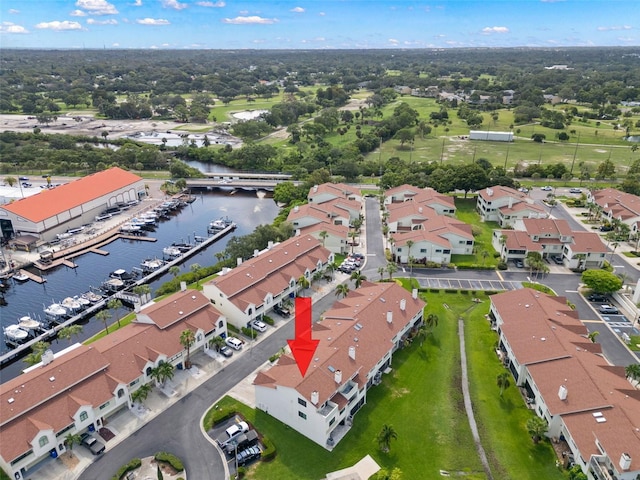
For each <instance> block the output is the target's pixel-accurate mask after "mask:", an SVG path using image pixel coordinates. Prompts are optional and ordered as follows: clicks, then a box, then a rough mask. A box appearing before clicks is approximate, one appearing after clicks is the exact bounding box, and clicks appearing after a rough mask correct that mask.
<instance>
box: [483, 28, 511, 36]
mask: <svg viewBox="0 0 640 480" xmlns="http://www.w3.org/2000/svg"><path fill="white" fill-rule="evenodd" d="M482 33H483V34H485V35H491V34H492V33H509V29H508V28H507V27H484V28H483V29H482Z"/></svg>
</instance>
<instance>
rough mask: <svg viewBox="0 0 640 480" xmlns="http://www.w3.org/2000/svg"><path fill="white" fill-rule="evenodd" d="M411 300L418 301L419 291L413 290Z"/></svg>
mask: <svg viewBox="0 0 640 480" xmlns="http://www.w3.org/2000/svg"><path fill="white" fill-rule="evenodd" d="M411 298H413V299H414V300H417V298H418V289H417V288H414V289H413V290H411Z"/></svg>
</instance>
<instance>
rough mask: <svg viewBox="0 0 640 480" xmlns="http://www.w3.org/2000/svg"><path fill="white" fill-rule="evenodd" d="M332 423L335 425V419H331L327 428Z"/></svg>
mask: <svg viewBox="0 0 640 480" xmlns="http://www.w3.org/2000/svg"><path fill="white" fill-rule="evenodd" d="M334 423H336V417H333V418H332V419H331V420H330V421H329V426H331V425H333V424H334Z"/></svg>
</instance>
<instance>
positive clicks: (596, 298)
mask: <svg viewBox="0 0 640 480" xmlns="http://www.w3.org/2000/svg"><path fill="white" fill-rule="evenodd" d="M587 300H589V301H590V302H608V301H609V297H608V296H607V295H604V294H602V293H592V294H591V295H589V296H588V297H587Z"/></svg>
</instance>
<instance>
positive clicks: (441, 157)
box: [440, 138, 445, 165]
mask: <svg viewBox="0 0 640 480" xmlns="http://www.w3.org/2000/svg"><path fill="white" fill-rule="evenodd" d="M444 140H445V139H444V138H443V139H442V150H441V151H440V165H442V160H443V159H444Z"/></svg>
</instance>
